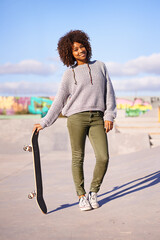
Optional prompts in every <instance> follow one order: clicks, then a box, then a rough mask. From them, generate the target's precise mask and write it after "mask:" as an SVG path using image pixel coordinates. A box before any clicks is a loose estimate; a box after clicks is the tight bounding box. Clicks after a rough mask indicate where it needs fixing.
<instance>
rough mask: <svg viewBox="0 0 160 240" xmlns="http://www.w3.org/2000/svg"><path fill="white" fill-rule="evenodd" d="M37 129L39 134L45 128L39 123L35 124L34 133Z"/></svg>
mask: <svg viewBox="0 0 160 240" xmlns="http://www.w3.org/2000/svg"><path fill="white" fill-rule="evenodd" d="M36 129H37V133H38V132H39V131H40V130H42V129H43V128H42V126H41V125H40V124H39V123H37V124H34V128H33V131H32V132H34V131H35V130H36Z"/></svg>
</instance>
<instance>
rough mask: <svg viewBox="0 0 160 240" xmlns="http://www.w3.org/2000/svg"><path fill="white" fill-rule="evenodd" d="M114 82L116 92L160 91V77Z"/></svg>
mask: <svg viewBox="0 0 160 240" xmlns="http://www.w3.org/2000/svg"><path fill="white" fill-rule="evenodd" d="M112 82H113V86H114V89H115V91H135V90H136V91H157V90H159V89H160V76H146V77H139V78H138V77H137V78H130V79H124V80H122V79H121V80H112Z"/></svg>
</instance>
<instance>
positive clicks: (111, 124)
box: [104, 121, 113, 133]
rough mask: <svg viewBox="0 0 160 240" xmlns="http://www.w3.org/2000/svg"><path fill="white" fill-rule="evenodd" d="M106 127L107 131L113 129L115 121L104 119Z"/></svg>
mask: <svg viewBox="0 0 160 240" xmlns="http://www.w3.org/2000/svg"><path fill="white" fill-rule="evenodd" d="M104 127H105V129H106V133H108V132H109V131H110V130H112V129H113V122H111V121H104Z"/></svg>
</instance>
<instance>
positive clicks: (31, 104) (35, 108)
mask: <svg viewBox="0 0 160 240" xmlns="http://www.w3.org/2000/svg"><path fill="white" fill-rule="evenodd" d="M53 101H54V97H46V98H45V97H2V96H0V114H1V115H2V114H5V115H14V114H40V115H41V116H42V117H43V116H45V115H46V113H47V112H48V110H49V108H50V106H51V104H52V102H53ZM117 109H125V112H126V116H139V115H140V114H142V113H145V112H147V111H149V110H151V109H152V106H151V104H150V103H148V102H145V101H144V100H143V99H141V98H135V99H134V100H133V101H132V100H128V99H124V98H117Z"/></svg>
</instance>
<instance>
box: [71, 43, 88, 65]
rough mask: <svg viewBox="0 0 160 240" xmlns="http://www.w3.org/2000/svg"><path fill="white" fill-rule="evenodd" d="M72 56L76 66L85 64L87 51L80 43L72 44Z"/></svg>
mask: <svg viewBox="0 0 160 240" xmlns="http://www.w3.org/2000/svg"><path fill="white" fill-rule="evenodd" d="M72 54H73V57H74V58H75V60H76V62H77V64H78V65H82V64H85V63H87V50H86V48H85V47H84V45H83V44H82V43H78V42H74V43H73V45H72Z"/></svg>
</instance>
